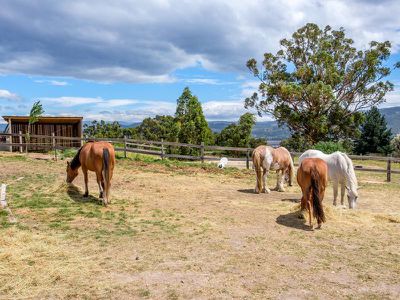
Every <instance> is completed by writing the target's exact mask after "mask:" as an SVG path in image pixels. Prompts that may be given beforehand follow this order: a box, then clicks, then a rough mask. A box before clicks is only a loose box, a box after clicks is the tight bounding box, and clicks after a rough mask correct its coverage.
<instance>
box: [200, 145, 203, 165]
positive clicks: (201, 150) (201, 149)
mask: <svg viewBox="0 0 400 300" xmlns="http://www.w3.org/2000/svg"><path fill="white" fill-rule="evenodd" d="M200 159H201V163H204V142H201V145H200Z"/></svg>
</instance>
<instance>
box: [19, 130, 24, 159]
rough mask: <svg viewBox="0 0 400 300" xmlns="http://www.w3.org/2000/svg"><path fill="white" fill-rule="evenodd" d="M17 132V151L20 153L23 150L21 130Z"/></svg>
mask: <svg viewBox="0 0 400 300" xmlns="http://www.w3.org/2000/svg"><path fill="white" fill-rule="evenodd" d="M18 134H19V137H18V138H19V153H22V152H23V151H24V149H23V148H22V131H21V130H20V131H19V132H18Z"/></svg>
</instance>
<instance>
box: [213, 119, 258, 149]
mask: <svg viewBox="0 0 400 300" xmlns="http://www.w3.org/2000/svg"><path fill="white" fill-rule="evenodd" d="M255 123H256V120H255V117H254V115H253V114H251V113H245V114H243V115H242V116H241V117H240V119H239V122H238V123H237V124H230V125H228V126H227V127H225V128H224V129H222V131H221V132H220V133H219V134H218V135H217V137H216V141H215V142H216V144H217V145H219V146H225V147H249V146H250V141H251V138H252V136H251V131H252V130H253V127H254V124H255Z"/></svg>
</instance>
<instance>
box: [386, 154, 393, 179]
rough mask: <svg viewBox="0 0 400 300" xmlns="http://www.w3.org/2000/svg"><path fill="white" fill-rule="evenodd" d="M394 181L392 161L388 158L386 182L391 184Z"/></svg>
mask: <svg viewBox="0 0 400 300" xmlns="http://www.w3.org/2000/svg"><path fill="white" fill-rule="evenodd" d="M391 179H392V159H391V157H388V160H387V167H386V181H387V182H390V181H391Z"/></svg>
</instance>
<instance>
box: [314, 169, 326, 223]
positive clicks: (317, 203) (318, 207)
mask: <svg viewBox="0 0 400 300" xmlns="http://www.w3.org/2000/svg"><path fill="white" fill-rule="evenodd" d="M320 181H321V179H320V178H319V173H318V172H317V170H316V169H315V167H314V168H313V169H312V170H311V189H312V191H311V193H312V206H313V211H314V217H315V218H316V219H317V221H318V224H320V223H322V222H325V220H326V219H325V213H324V209H323V207H322V200H321V198H320V197H319V186H320V183H321V182H320Z"/></svg>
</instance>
